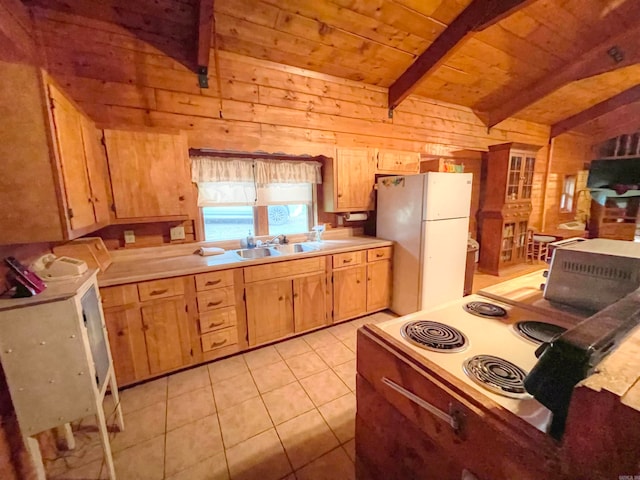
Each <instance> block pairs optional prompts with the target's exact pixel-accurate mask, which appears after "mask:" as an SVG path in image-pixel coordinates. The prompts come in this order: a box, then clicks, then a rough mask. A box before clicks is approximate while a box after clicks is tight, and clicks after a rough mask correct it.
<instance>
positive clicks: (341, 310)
mask: <svg viewBox="0 0 640 480" xmlns="http://www.w3.org/2000/svg"><path fill="white" fill-rule="evenodd" d="M366 278H367V267H366V266H365V265H358V266H354V267H349V268H344V269H342V270H334V272H333V321H334V322H339V321H342V320H348V319H349V318H354V317H358V316H360V315H363V314H365V313H366V312H367V282H366Z"/></svg>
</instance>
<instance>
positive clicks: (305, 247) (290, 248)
mask: <svg viewBox="0 0 640 480" xmlns="http://www.w3.org/2000/svg"><path fill="white" fill-rule="evenodd" d="M271 248H273V249H274V250H277V251H278V252H280V253H282V254H283V255H290V254H292V253H303V252H314V251H316V250H318V247H317V246H316V245H309V244H308V243H288V244H284V245H274V246H273V247H271Z"/></svg>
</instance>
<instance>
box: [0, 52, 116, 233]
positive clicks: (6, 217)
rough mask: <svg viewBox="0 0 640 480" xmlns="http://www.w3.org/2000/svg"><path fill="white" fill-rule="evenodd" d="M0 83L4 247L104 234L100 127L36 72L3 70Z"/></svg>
mask: <svg viewBox="0 0 640 480" xmlns="http://www.w3.org/2000/svg"><path fill="white" fill-rule="evenodd" d="M0 78H1V79H2V88H1V89H0V114H1V115H2V118H3V128H2V129H1V132H0V155H2V159H3V167H4V168H3V170H4V171H3V173H4V175H2V178H1V179H0V204H1V206H0V226H1V227H2V228H0V232H1V233H0V244H10V243H34V242H52V241H61V240H69V239H72V238H76V237H79V236H81V235H85V234H87V233H90V232H92V231H94V230H97V229H99V228H102V227H103V226H105V225H106V224H107V222H108V215H107V207H108V204H107V201H106V199H107V194H106V184H105V175H106V166H105V163H104V156H103V154H102V152H101V147H100V145H99V143H97V142H98V137H97V130H96V128H95V126H94V124H93V123H92V122H91V120H89V119H88V117H86V116H85V115H84V114H83V113H82V112H81V111H80V109H79V108H78V107H76V106H75V104H74V103H73V102H72V101H71V100H70V99H69V98H68V97H66V96H65V95H64V94H63V92H62V91H61V90H60V89H59V88H58V87H57V86H56V85H55V83H54V81H53V80H52V79H51V78H50V77H48V75H46V74H45V73H44V72H42V71H41V70H40V69H38V68H36V67H33V66H30V65H18V64H10V63H4V62H0ZM16 112H20V114H19V115H17V114H16ZM18 227H19V228H18Z"/></svg>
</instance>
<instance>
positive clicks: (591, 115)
mask: <svg viewBox="0 0 640 480" xmlns="http://www.w3.org/2000/svg"><path fill="white" fill-rule="evenodd" d="M637 101H640V85H637V86H635V87H633V88H629V89H628V90H625V91H624V92H622V93H619V94H618V95H616V96H614V97H611V98H609V99H607V100H605V101H603V102H600V103H598V104H596V105H594V106H593V107H591V108H588V109H586V110H584V111H582V112H580V113H577V114H576V115H573V116H571V117H569V118H565V119H564V120H562V121H560V122H558V123H556V124H554V125H552V126H551V138H554V137H557V136H558V135H561V134H563V133H565V132H568V131H569V130H573V129H574V128H575V127H577V126H579V125H583V124H585V123H587V122H590V121H591V120H595V119H596V118H598V117H601V116H603V115H606V114H607V113H609V112H613V111H614V110H616V109H618V108H620V107H622V106H624V105H626V104H628V103H633V102H637ZM637 122H638V124H639V125H640V119H638V120H637Z"/></svg>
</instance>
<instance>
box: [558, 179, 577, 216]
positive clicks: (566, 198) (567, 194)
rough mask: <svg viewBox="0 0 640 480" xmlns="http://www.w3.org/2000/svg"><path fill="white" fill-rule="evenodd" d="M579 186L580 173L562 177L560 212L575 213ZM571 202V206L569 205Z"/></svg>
mask: <svg viewBox="0 0 640 480" xmlns="http://www.w3.org/2000/svg"><path fill="white" fill-rule="evenodd" d="M577 186H578V175H576V174H570V175H564V177H563V178H562V191H561V193H560V212H561V213H573V212H574V211H575V208H576V188H577ZM567 204H569V207H567Z"/></svg>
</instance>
